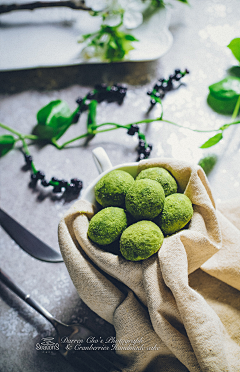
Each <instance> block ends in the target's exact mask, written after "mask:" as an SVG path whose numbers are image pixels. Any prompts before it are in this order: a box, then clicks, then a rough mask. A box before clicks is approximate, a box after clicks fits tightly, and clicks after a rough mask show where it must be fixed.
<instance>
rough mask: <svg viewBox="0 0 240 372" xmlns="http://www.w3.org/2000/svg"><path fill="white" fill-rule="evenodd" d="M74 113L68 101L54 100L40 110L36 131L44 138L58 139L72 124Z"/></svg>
mask: <svg viewBox="0 0 240 372" xmlns="http://www.w3.org/2000/svg"><path fill="white" fill-rule="evenodd" d="M74 114H75V112H74V113H72V112H71V110H70V108H69V106H68V104H67V103H66V102H64V101H62V100H56V101H52V102H50V103H49V104H48V105H46V106H44V107H43V108H42V109H40V110H39V111H38V113H37V121H38V124H37V125H36V127H35V128H34V133H35V134H36V135H38V136H39V137H40V138H42V139H48V140H49V139H52V138H57V139H58V138H60V137H61V135H62V134H63V133H64V132H65V131H66V130H67V128H68V127H69V126H70V125H71V124H72V120H73V116H74Z"/></svg>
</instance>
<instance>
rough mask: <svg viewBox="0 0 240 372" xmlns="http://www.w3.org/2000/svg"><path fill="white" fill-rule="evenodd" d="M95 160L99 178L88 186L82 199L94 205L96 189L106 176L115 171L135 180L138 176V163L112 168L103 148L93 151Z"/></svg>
mask: <svg viewBox="0 0 240 372" xmlns="http://www.w3.org/2000/svg"><path fill="white" fill-rule="evenodd" d="M93 159H94V161H95V164H96V167H97V169H98V171H99V176H98V177H97V178H95V180H94V181H93V182H92V183H91V184H90V185H89V186H88V188H87V189H86V190H85V192H83V194H82V199H84V200H87V201H89V202H90V203H92V204H95V205H96V199H95V193H94V188H95V185H96V184H97V182H98V181H99V180H100V178H102V177H103V176H104V175H105V174H107V173H109V172H111V171H112V170H113V169H121V170H123V171H125V172H128V173H129V174H131V175H132V176H133V177H134V178H135V177H136V176H137V168H138V164H139V163H138V162H134V163H124V164H119V165H116V166H115V167H113V166H112V164H111V161H110V160H109V157H108V156H107V154H106V152H105V150H104V149H103V148H102V147H97V148H95V149H94V150H93Z"/></svg>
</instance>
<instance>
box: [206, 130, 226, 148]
mask: <svg viewBox="0 0 240 372" xmlns="http://www.w3.org/2000/svg"><path fill="white" fill-rule="evenodd" d="M222 138H223V135H222V132H221V133H217V134H215V136H213V137H211V138H209V139H208V140H207V141H206V142H204V144H203V145H202V146H200V148H201V149H206V148H208V147H212V146H214V145H216V144H217V143H218V142H219V141H221V139H222Z"/></svg>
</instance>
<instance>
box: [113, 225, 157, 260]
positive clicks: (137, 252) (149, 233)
mask: <svg viewBox="0 0 240 372" xmlns="http://www.w3.org/2000/svg"><path fill="white" fill-rule="evenodd" d="M162 243H163V234H162V232H161V230H160V229H159V227H158V226H157V225H156V224H155V223H153V222H151V221H139V222H136V223H135V224H133V225H131V226H129V227H128V228H127V229H126V230H124V232H123V233H122V236H121V239H120V251H121V253H122V255H123V257H124V258H125V259H126V260H129V261H140V260H144V259H146V258H148V257H150V256H152V255H153V254H154V253H156V252H157V251H158V250H159V248H160V247H161V245H162Z"/></svg>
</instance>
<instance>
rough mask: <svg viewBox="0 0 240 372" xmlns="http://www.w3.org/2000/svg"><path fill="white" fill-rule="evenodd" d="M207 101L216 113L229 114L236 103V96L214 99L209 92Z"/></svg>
mask: <svg viewBox="0 0 240 372" xmlns="http://www.w3.org/2000/svg"><path fill="white" fill-rule="evenodd" d="M207 103H208V104H209V106H210V107H211V108H212V109H213V110H214V111H216V112H217V113H219V114H222V115H231V114H232V113H233V111H234V108H235V106H236V103H237V96H236V97H234V98H233V99H228V100H222V99H216V98H215V97H213V96H212V95H211V94H210V93H209V95H208V98H207Z"/></svg>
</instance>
